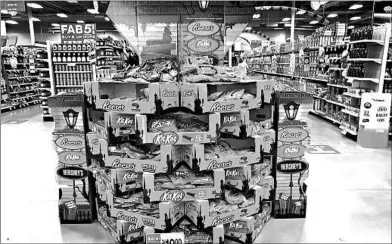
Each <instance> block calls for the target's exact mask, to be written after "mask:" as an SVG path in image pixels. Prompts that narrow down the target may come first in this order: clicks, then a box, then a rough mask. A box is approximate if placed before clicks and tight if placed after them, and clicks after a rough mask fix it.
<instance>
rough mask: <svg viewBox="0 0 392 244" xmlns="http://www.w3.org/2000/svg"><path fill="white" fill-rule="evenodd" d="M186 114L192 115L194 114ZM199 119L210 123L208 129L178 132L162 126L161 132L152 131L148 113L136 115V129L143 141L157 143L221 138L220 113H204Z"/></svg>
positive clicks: (204, 140)
mask: <svg viewBox="0 0 392 244" xmlns="http://www.w3.org/2000/svg"><path fill="white" fill-rule="evenodd" d="M184 116H185V117H192V115H191V116H190V115H184ZM197 119H199V120H200V121H203V122H205V123H207V124H208V125H209V126H208V131H198V132H185V131H184V132H176V131H171V130H166V129H165V127H161V128H162V130H161V131H160V132H150V128H149V127H148V126H147V124H148V123H149V121H148V119H147V116H146V115H136V120H137V127H136V130H137V131H138V133H139V135H140V137H141V138H142V141H143V143H152V144H157V145H159V144H160V145H176V144H177V145H187V144H199V143H210V142H215V141H216V140H217V138H219V128H220V120H219V119H220V115H219V114H210V115H202V116H198V117H197ZM162 122H163V121H162ZM163 130H164V131H163Z"/></svg>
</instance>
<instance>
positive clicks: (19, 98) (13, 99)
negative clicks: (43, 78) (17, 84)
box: [10, 94, 38, 101]
mask: <svg viewBox="0 0 392 244" xmlns="http://www.w3.org/2000/svg"><path fill="white" fill-rule="evenodd" d="M36 96H38V94H36V95H32V96H25V97H17V98H11V99H10V100H11V101H16V100H22V99H28V98H33V97H36Z"/></svg>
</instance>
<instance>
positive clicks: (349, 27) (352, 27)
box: [347, 25, 355, 29]
mask: <svg viewBox="0 0 392 244" xmlns="http://www.w3.org/2000/svg"><path fill="white" fill-rule="evenodd" d="M354 28H355V27H354V26H353V25H350V26H348V27H347V29H354Z"/></svg>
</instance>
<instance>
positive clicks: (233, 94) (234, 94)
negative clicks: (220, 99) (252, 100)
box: [226, 89, 245, 100]
mask: <svg viewBox="0 0 392 244" xmlns="http://www.w3.org/2000/svg"><path fill="white" fill-rule="evenodd" d="M244 92H245V89H237V90H234V91H232V92H231V93H229V94H227V97H226V100H238V99H241V97H242V95H244Z"/></svg>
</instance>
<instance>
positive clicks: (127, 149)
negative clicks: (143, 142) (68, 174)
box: [121, 142, 148, 159]
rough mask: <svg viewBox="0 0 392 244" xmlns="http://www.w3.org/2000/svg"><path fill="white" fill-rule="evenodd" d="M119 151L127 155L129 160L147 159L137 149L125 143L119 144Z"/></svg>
mask: <svg viewBox="0 0 392 244" xmlns="http://www.w3.org/2000/svg"><path fill="white" fill-rule="evenodd" d="M121 149H122V150H123V152H124V153H126V154H127V155H128V157H129V158H132V159H146V158H148V157H147V155H146V154H145V153H144V152H143V151H142V150H140V149H139V148H137V147H135V146H132V145H131V143H129V142H126V143H123V144H121Z"/></svg>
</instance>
